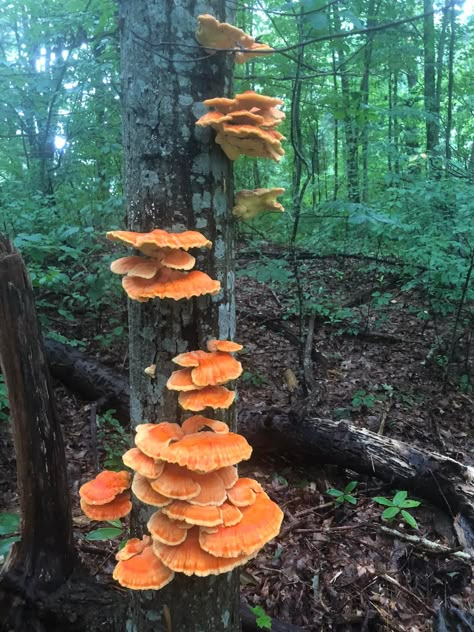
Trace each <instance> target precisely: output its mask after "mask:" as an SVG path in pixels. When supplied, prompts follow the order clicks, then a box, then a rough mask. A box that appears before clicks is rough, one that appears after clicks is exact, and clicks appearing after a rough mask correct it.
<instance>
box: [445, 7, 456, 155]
mask: <svg viewBox="0 0 474 632" xmlns="http://www.w3.org/2000/svg"><path fill="white" fill-rule="evenodd" d="M449 11H450V20H449V23H450V28H451V33H450V35H449V53H448V108H447V110H448V111H447V114H446V141H445V146H446V159H447V160H449V159H450V158H451V133H452V130H453V91H454V44H455V41H456V9H455V7H454V6H452V7H451V9H450V10H449Z"/></svg>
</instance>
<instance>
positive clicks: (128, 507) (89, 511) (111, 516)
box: [81, 491, 132, 520]
mask: <svg viewBox="0 0 474 632" xmlns="http://www.w3.org/2000/svg"><path fill="white" fill-rule="evenodd" d="M81 509H82V511H83V512H84V513H85V514H86V516H87V517H88V518H90V519H91V520H118V519H119V518H123V517H124V516H127V515H128V514H129V513H130V512H131V511H132V503H131V502H130V493H129V492H128V491H127V492H123V493H121V494H118V495H117V496H116V497H115V498H114V499H113V500H112V501H111V502H108V503H105V504H102V505H91V504H89V503H86V501H85V500H84V498H81Z"/></svg>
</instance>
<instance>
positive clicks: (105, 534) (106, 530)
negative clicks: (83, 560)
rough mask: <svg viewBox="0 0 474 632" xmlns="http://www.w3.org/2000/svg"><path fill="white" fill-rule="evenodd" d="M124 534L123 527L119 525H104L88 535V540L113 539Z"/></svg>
mask: <svg viewBox="0 0 474 632" xmlns="http://www.w3.org/2000/svg"><path fill="white" fill-rule="evenodd" d="M121 534H122V529H118V528H117V527H102V528H101V529H95V530H94V531H91V532H90V533H88V534H87V535H86V540H91V541H93V540H111V539H112V538H116V537H117V536H119V535H121Z"/></svg>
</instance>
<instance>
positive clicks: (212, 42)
mask: <svg viewBox="0 0 474 632" xmlns="http://www.w3.org/2000/svg"><path fill="white" fill-rule="evenodd" d="M196 39H197V41H198V42H199V43H200V44H201V46H202V47H203V48H211V49H212V48H224V49H225V48H234V46H235V45H236V44H240V45H242V46H245V47H247V46H250V45H251V44H252V43H253V42H254V41H255V40H254V38H253V37H251V36H250V35H247V34H246V33H245V32H244V31H242V30H241V29H239V28H237V27H236V26H233V25H232V24H227V22H219V20H217V19H216V18H215V17H214V16H213V15H209V14H208V13H206V14H204V15H199V16H198V28H197V31H196Z"/></svg>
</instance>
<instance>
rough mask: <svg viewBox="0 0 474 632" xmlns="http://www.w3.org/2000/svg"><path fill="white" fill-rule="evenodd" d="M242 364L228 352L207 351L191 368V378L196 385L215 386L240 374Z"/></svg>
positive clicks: (234, 378)
mask: <svg viewBox="0 0 474 632" xmlns="http://www.w3.org/2000/svg"><path fill="white" fill-rule="evenodd" d="M242 371H243V369H242V365H241V364H240V362H238V361H237V360H236V359H235V358H234V357H233V356H231V355H230V353H225V352H223V351H216V352H214V353H207V354H206V355H205V356H202V357H201V359H200V360H199V365H198V366H197V367H194V368H193V369H192V370H191V380H192V381H193V382H194V384H196V385H197V386H217V385H218V384H224V383H225V382H229V380H236V379H237V378H238V377H240V375H242Z"/></svg>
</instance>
